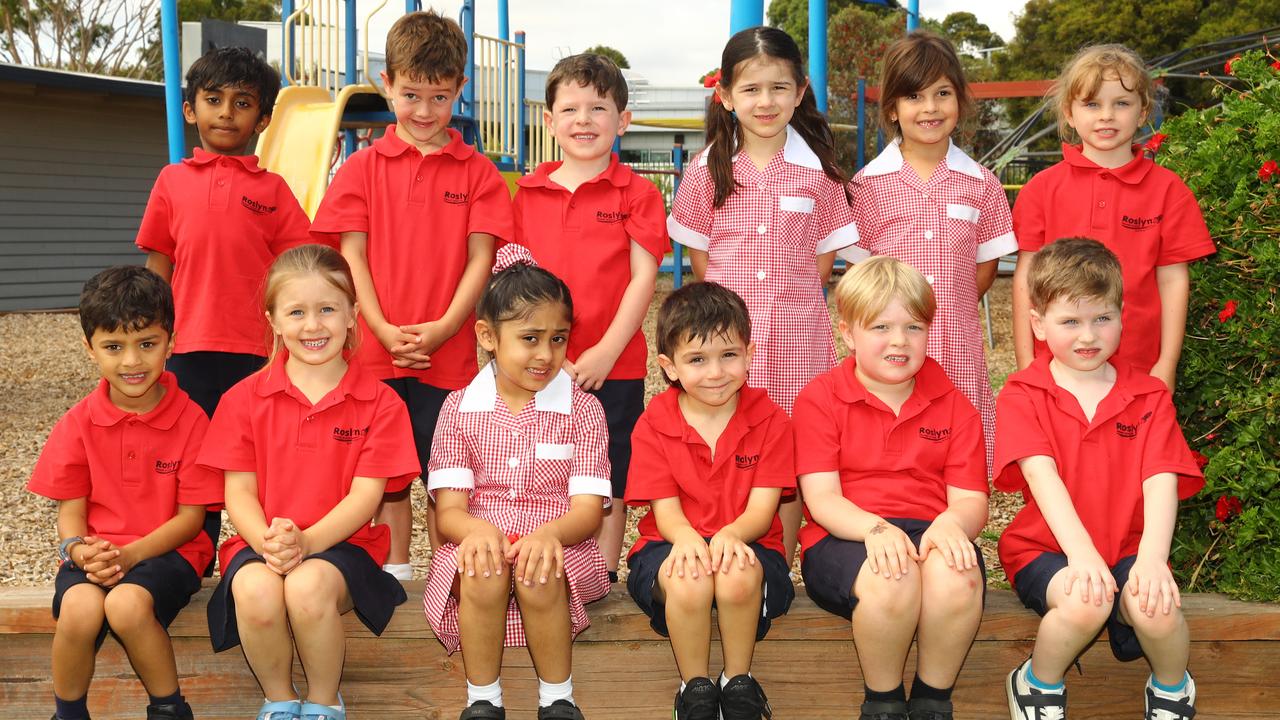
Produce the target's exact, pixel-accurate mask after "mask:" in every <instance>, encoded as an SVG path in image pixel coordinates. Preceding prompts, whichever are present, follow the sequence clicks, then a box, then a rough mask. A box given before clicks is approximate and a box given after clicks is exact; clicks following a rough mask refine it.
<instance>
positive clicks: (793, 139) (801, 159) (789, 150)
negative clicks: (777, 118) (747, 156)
mask: <svg viewBox="0 0 1280 720" xmlns="http://www.w3.org/2000/svg"><path fill="white" fill-rule="evenodd" d="M710 149H711V145H707V147H706V149H704V150H703V151H702V153H701V154H699V155H698V164H699V165H706V164H707V151H708V150H710ZM739 154H741V153H738V154H735V155H734V156H733V160H734V162H737V160H738V155H739ZM782 159H783V160H786V161H787V162H789V163H791V164H792V165H799V166H800V167H806V168H809V169H810V170H821V169H822V161H821V160H819V159H818V155H817V153H815V152H814V151H813V148H811V147H809V143H807V142H805V141H804V138H803V137H801V136H800V133H798V132H796V130H795V128H793V127H791V126H790V125H787V142H786V144H785V145H783V146H782Z"/></svg>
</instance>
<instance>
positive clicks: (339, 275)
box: [262, 245, 359, 367]
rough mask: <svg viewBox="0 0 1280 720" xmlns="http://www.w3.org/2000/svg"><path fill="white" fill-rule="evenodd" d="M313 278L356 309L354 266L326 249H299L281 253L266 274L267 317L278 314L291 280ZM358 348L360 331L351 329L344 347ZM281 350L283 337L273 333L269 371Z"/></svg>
mask: <svg viewBox="0 0 1280 720" xmlns="http://www.w3.org/2000/svg"><path fill="white" fill-rule="evenodd" d="M311 275H319V276H320V277H322V278H324V279H325V280H326V281H327V282H328V283H329V284H330V285H332V286H333V287H334V288H336V289H337V290H338V291H339V292H341V293H342V295H343V297H345V298H346V299H347V303H348V304H349V305H350V306H351V307H352V308H354V307H355V304H356V284H355V281H354V280H353V279H352V278H351V266H350V265H348V264H347V259H346V258H344V257H342V254H341V253H339V252H338V251H337V250H334V249H333V248H331V247H329V246H327V245H299V246H298V247H295V248H290V249H289V250H286V251H284V252H282V253H280V256H279V257H277V258H276V259H275V262H273V263H271V268H270V269H269V270H267V279H266V281H265V283H264V285H263V291H262V309H263V310H264V311H266V313H267V316H268V317H271V316H272V315H274V314H275V310H276V304H277V302H278V301H279V298H280V291H281V290H283V289H284V286H285V285H287V284H288V283H289V282H290V281H292V280H296V279H298V278H300V277H307V276H311ZM358 344H359V335H358V332H357V328H352V329H351V330H350V331H348V332H347V339H346V342H345V343H344V344H343V347H345V348H346V349H347V350H354V349H355V348H356V346H357V345H358ZM281 347H282V343H281V341H280V336H279V335H277V334H276V333H275V332H274V331H273V332H272V333H271V355H270V356H269V358H268V359H267V364H266V367H271V365H272V363H273V362H274V361H275V359H276V356H277V355H278V354H279V352H280V349H281Z"/></svg>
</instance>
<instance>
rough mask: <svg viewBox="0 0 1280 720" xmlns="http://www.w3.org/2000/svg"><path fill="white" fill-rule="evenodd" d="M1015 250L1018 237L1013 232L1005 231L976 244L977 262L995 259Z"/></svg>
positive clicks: (1016, 249)
mask: <svg viewBox="0 0 1280 720" xmlns="http://www.w3.org/2000/svg"><path fill="white" fill-rule="evenodd" d="M1017 251H1018V238H1017V237H1016V236H1014V234H1013V233H1011V232H1007V233H1005V234H1003V235H998V236H996V237H993V238H991V239H990V240H988V241H986V242H984V243H981V244H979V245H978V262H980V263H983V262H987V261H988V260H995V259H996V258H999V257H1004V256H1005V255H1008V254H1009V253H1012V252H1017Z"/></svg>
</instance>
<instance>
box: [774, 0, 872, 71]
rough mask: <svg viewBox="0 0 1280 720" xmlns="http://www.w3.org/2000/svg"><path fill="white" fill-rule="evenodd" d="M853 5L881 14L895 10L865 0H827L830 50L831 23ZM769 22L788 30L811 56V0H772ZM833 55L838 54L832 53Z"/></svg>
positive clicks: (802, 51)
mask: <svg viewBox="0 0 1280 720" xmlns="http://www.w3.org/2000/svg"><path fill="white" fill-rule="evenodd" d="M853 6H861V7H860V8H859V9H862V10H864V11H866V12H873V13H876V14H877V15H881V16H884V15H890V14H893V12H894V11H892V10H889V9H887V8H885V7H882V6H877V5H875V4H868V3H866V2H864V0H827V18H828V21H827V37H828V40H827V43H828V45H827V48H828V52H830V48H831V46H830V43H831V40H830V37H831V23H833V22H835V17H836V16H837V15H839V14H840V13H841V12H843V11H844V10H845V9H846V8H849V7H853ZM769 24H770V25H773V26H774V27H777V28H781V29H783V30H786V31H787V34H788V35H790V36H791V37H792V38H793V39H795V41H796V44H798V45H799V46H800V54H801V56H803V57H806V58H807V57H808V56H809V0H772V1H771V2H770V3H769ZM831 57H838V56H837V55H835V54H834V53H831Z"/></svg>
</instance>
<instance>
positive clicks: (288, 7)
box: [280, 0, 294, 85]
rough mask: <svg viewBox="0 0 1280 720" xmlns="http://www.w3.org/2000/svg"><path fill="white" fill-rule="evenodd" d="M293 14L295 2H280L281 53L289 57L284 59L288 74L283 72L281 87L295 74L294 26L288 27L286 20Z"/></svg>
mask: <svg viewBox="0 0 1280 720" xmlns="http://www.w3.org/2000/svg"><path fill="white" fill-rule="evenodd" d="M292 14H293V0H281V2H280V52H282V53H288V55H289V57H287V58H284V62H285V67H286V68H288V72H283V73H280V74H281V76H282V77H281V78H280V84H281V85H288V84H289V75H292V74H293V60H294V57H293V26H292V25H287V24H286V23H285V20H288V19H289V16H290V15H292Z"/></svg>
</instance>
